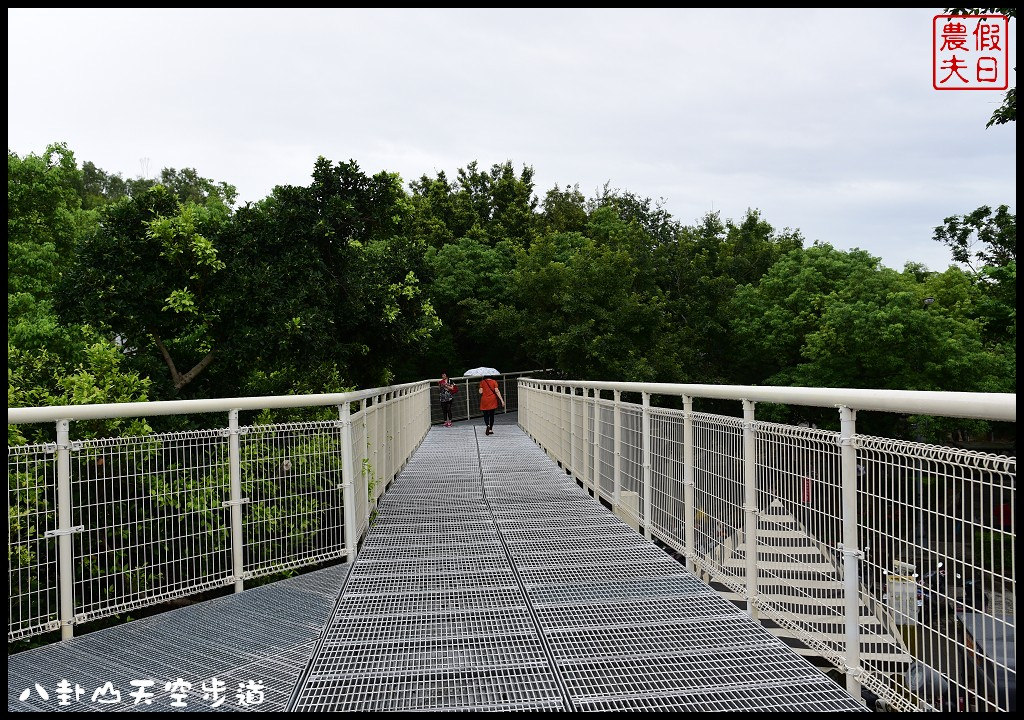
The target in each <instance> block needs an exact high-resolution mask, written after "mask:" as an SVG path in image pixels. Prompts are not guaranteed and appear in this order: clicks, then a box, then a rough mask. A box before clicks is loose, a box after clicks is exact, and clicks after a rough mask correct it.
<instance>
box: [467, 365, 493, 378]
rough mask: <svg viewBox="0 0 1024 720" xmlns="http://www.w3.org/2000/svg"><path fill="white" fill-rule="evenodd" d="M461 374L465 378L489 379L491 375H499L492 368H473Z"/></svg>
mask: <svg viewBox="0 0 1024 720" xmlns="http://www.w3.org/2000/svg"><path fill="white" fill-rule="evenodd" d="M462 374H463V376H465V377H476V376H483V377H489V376H491V375H501V373H500V372H498V371H497V370H495V369H494V368H492V367H478V368H473V369H472V370H467V371H466V372H464V373H462Z"/></svg>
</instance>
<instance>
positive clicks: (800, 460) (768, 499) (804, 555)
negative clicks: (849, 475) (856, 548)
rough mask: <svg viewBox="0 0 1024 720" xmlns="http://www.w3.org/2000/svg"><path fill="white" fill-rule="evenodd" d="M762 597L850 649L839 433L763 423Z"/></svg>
mask: <svg viewBox="0 0 1024 720" xmlns="http://www.w3.org/2000/svg"><path fill="white" fill-rule="evenodd" d="M756 435H757V437H756V456H757V471H756V472H757V507H758V513H759V515H758V527H757V541H756V544H757V547H756V550H752V549H751V548H750V547H749V545H747V546H746V547H745V548H744V550H745V552H751V551H754V552H757V569H758V588H757V592H758V597H759V600H760V602H761V608H762V610H763V612H764V613H765V614H766V615H768V616H770V617H772V618H773V619H776V620H778V621H780V622H785V623H786V624H787V625H788V626H789V627H791V628H794V629H796V630H797V632H798V634H801V635H802V636H804V637H805V638H807V640H808V642H809V644H811V645H813V646H814V647H816V648H818V649H819V650H821V651H823V652H824V653H826V654H831V656H833V657H839V656H841V655H842V654H844V653H845V646H846V645H845V644H846V635H845V632H846V630H845V617H846V608H845V588H844V585H843V568H842V555H841V552H840V548H841V546H842V535H841V531H842V517H843V506H842V482H841V474H840V455H839V447H840V446H839V436H838V433H834V432H827V431H823V430H817V429H814V428H801V427H793V426H788V425H778V424H774V423H763V422H762V423H757V431H756Z"/></svg>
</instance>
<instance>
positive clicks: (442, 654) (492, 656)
mask: <svg viewBox="0 0 1024 720" xmlns="http://www.w3.org/2000/svg"><path fill="white" fill-rule="evenodd" d="M332 635H333V633H332ZM546 662H547V659H546V658H545V656H544V650H543V648H542V646H541V644H540V641H539V639H538V638H537V635H536V634H535V633H534V630H533V627H532V625H531V626H530V628H529V633H525V634H524V633H521V634H517V635H491V636H488V637H444V638H402V639H400V640H397V641H385V640H372V641H367V642H361V643H355V642H336V641H334V640H332V639H331V636H328V638H327V640H326V641H325V642H324V643H323V644H322V645H321V647H320V649H319V652H318V655H317V670H316V672H317V677H318V678H320V679H324V678H326V677H333V678H341V677H350V676H356V677H365V676H367V675H395V674H403V675H404V674H408V673H437V672H450V671H455V670H481V669H485V668H486V669H491V668H516V667H531V666H537V667H545V666H546Z"/></svg>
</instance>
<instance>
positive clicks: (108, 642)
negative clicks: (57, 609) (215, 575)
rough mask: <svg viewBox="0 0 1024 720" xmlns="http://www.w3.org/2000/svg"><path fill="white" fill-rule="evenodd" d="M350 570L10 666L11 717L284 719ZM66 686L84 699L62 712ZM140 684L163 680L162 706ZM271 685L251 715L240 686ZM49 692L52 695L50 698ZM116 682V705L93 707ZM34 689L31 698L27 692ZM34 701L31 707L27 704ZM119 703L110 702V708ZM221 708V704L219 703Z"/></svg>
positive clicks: (15, 660) (158, 692) (301, 579)
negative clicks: (172, 689) (178, 694)
mask: <svg viewBox="0 0 1024 720" xmlns="http://www.w3.org/2000/svg"><path fill="white" fill-rule="evenodd" d="M350 567H351V566H350V565H347V564H345V565H337V566H334V567H330V568H326V569H323V570H316V571H314V572H310V573H306V574H304V575H299V576H297V577H294V578H289V579H287V580H281V581H278V582H275V583H273V584H270V585H263V586H261V587H256V588H252V589H249V590H246V591H245V592H243V593H238V594H234V595H227V596H225V597H221V598H217V599H214V600H208V601H206V602H202V603H197V604H196V605H192V606H188V607H183V608H178V609H176V610H171V611H169V612H165V613H161V614H159V615H153V616H150V617H147V618H141V619H139V620H135V621H133V622H130V623H126V624H124V625H118V626H115V627H111V628H106V629H103V630H97V631H95V632H91V633H88V634H85V635H80V636H78V637H75V638H73V639H71V640H68V641H64V642H58V643H54V644H52V645H45V646H41V647H37V648H33V649H31V650H26V651H24V652H20V653H17V654H15V655H11V656H9V657H8V658H7V709H8V711H9V712H19V711H20V712H61V711H65V712H83V711H86V712H88V711H95V712H103V711H106V712H110V711H114V712H140V711H150V712H160V711H171V712H174V711H180V712H219V711H226V712H231V711H262V712H273V711H280V710H283V709H284V707H285V703H286V702H287V700H288V698H289V695H290V693H291V692H292V689H293V688H294V686H295V683H296V681H297V679H298V678H299V676H300V674H301V673H302V671H303V669H304V668H305V667H306V665H307V663H308V662H309V659H310V657H311V656H312V654H313V650H314V648H315V647H316V643H317V639H318V638H319V637H320V635H321V633H322V631H323V628H324V625H325V624H326V623H327V621H328V619H329V618H330V616H331V612H332V611H333V609H334V605H335V601H336V598H337V595H338V587H340V586H341V584H342V583H343V582H344V578H345V575H346V573H347V572H348V571H349V568H350ZM179 678H180V679H182V680H184V681H185V682H187V683H190V684H191V685H192V687H191V688H189V689H188V690H187V691H183V697H182V698H181V699H180V700H179V701H178V702H180V703H182V704H181V705H179V706H174V705H171V703H172V699H171V698H170V697H169V693H168V692H166V691H165V686H166V684H167V683H171V682H174V681H176V680H177V679H179ZM214 678H216V680H217V681H219V682H220V683H223V689H224V692H223V694H215V693H209V692H208V693H205V694H206V695H207V697H206V698H204V697H203V696H204V692H203V689H202V686H203V684H207V686H208V687H211V688H212V687H213V686H214V683H213V682H212V681H213V679H214ZM62 680H66V681H67V682H68V683H69V685H70V687H71V688H74V687H75V686H76V685H77V686H79V687H81V688H82V689H83V690H84V693H83V694H82V695H81V697H79V698H77V699H76V697H75V695H74V694H71V695H70V697H68V704H67V705H61V704H59V702H60V701H59V698H58V697H57V695H56V693H55V688H56V687H57V686H58V684H59V683H61V681H62ZM132 681H138V682H146V681H153V683H154V684H153V685H152V686H149V692H152V693H153V694H154V695H155V697H154V698H153V699H152V700H151V701H150V704H146V702H145V700H144V699H143V698H142V696H141V695H140V696H138V704H136V699H133V698H132V697H130V696H129V694H130V693H131V692H138V690H137V689H136V686H132V684H131V683H132ZM250 682H253V683H258V684H261V685H262V686H263V690H262V691H261V692H262V693H263V698H262V701H261V702H260V703H259V704H254V705H248V706H242V705H240V703H239V701H238V699H237V698H236V693H238V688H239V684H248V683H250ZM37 683H38V684H39V685H40V686H41V687H43V688H44V689H45V690H47V691H48V695H49V697H48V698H43V697H41V696H40V694H39V692H38V690H37V689H36V684H37ZM106 683H111V687H112V689H114V690H117V691H118V692H119V693H120V694H121V695H120V701H119V702H118V703H116V704H107V705H105V704H101V702H99V701H97V702H93V701H92V700H91V696H92V694H93V693H94V691H95V690H96V689H98V688H100V687H102V686H104V685H105V684H106ZM26 690H28V691H29V692H28V693H25V691H26ZM22 694H25V695H26V697H25V699H24V700H22V699H21V695H22ZM112 698H113V695H103V696H101V699H107V700H110V699H112ZM218 702H219V703H220V704H219V705H216V704H217V703H218Z"/></svg>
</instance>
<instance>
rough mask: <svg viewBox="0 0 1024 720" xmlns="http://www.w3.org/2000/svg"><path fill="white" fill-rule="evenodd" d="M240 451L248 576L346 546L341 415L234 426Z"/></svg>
mask: <svg viewBox="0 0 1024 720" xmlns="http://www.w3.org/2000/svg"><path fill="white" fill-rule="evenodd" d="M239 451H240V453H241V458H240V465H241V477H242V497H243V498H247V499H248V503H247V504H246V505H244V506H243V511H244V517H243V537H244V542H245V571H246V573H247V575H250V576H258V575H264V574H268V573H273V572H278V571H280V570H284V569H288V568H293V567H301V566H304V565H310V564H314V563H319V562H324V561H326V560H332V559H335V558H338V557H341V556H342V555H344V554H345V553H346V552H347V548H346V547H345V535H344V529H345V528H344V507H343V487H342V485H343V482H344V478H343V475H342V459H343V458H342V428H341V423H340V422H320V423H293V424H285V425H256V426H252V427H248V428H241V438H240V441H239Z"/></svg>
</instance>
